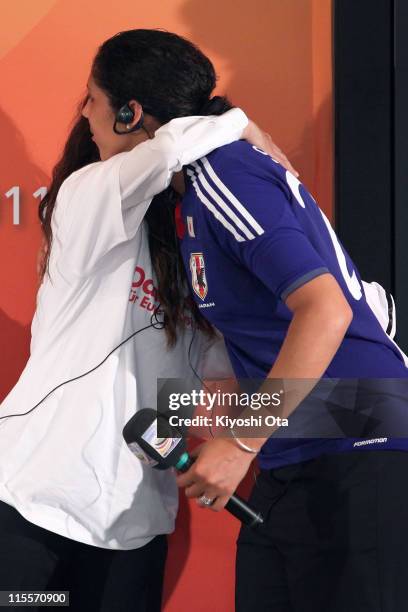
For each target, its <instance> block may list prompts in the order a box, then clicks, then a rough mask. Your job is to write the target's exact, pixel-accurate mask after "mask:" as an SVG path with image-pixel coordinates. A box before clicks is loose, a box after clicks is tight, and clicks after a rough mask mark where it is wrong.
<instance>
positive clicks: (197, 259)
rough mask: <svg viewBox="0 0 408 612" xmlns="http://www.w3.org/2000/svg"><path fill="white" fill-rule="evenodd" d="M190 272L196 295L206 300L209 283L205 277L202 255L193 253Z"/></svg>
mask: <svg viewBox="0 0 408 612" xmlns="http://www.w3.org/2000/svg"><path fill="white" fill-rule="evenodd" d="M190 270H191V281H192V285H193V289H194V293H196V294H197V295H198V297H199V298H200V299H201V300H204V299H205V296H206V295H207V292H208V283H207V277H206V275H205V262H204V255H203V254H202V253H191V255H190Z"/></svg>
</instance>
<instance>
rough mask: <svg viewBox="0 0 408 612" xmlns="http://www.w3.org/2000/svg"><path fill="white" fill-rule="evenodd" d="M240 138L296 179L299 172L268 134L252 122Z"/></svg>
mask: <svg viewBox="0 0 408 612" xmlns="http://www.w3.org/2000/svg"><path fill="white" fill-rule="evenodd" d="M242 138H243V139H244V140H247V141H248V142H249V143H250V144H252V145H254V146H255V147H257V148H258V149H262V151H265V153H268V155H270V156H271V157H273V159H274V160H276V161H277V162H279V163H280V164H281V165H282V166H283V167H284V168H286V170H289V172H291V173H292V174H294V175H295V176H296V177H297V176H299V172H297V171H296V170H295V169H294V167H293V166H292V164H291V163H290V161H289V160H288V158H287V157H286V155H285V154H284V153H283V152H282V151H281V149H280V148H279V147H278V146H277V145H276V144H275V143H274V142H273V140H272V138H271V136H270V134H267V133H266V132H264V131H263V130H261V128H259V127H258V126H257V125H256V123H254V122H253V121H251V120H249V122H248V125H247V126H246V128H245V129H244V131H243V133H242Z"/></svg>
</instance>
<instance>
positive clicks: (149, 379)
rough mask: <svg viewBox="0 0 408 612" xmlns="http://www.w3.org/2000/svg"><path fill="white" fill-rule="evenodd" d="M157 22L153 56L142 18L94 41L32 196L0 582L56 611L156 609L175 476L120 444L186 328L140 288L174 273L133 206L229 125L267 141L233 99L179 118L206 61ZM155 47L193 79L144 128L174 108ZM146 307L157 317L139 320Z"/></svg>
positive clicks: (205, 89) (181, 368)
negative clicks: (131, 32) (26, 333)
mask: <svg viewBox="0 0 408 612" xmlns="http://www.w3.org/2000/svg"><path fill="white" fill-rule="evenodd" d="M161 36H162V37H164V40H163V41H162V45H161V46H160V49H156V50H155V51H154V54H155V60H154V62H153V61H152V57H151V54H152V50H151V40H150V36H149V33H148V32H143V31H141V32H140V34H139V37H138V48H137V49H136V48H132V47H131V46H129V41H128V40H127V37H126V35H122V36H119V37H117V38H116V39H115V45H114V49H112V48H111V50H110V51H109V45H103V46H102V48H101V50H100V51H99V52H98V54H97V56H96V59H95V61H94V64H93V67H92V73H91V76H90V79H89V81H88V94H87V97H86V100H85V103H84V104H82V105H81V112H80V115H79V117H78V118H77V120H76V122H75V125H74V127H73V129H72V132H71V134H70V136H69V137H68V141H67V143H66V146H65V149H64V153H63V156H62V158H61V160H60V161H59V163H58V164H57V166H56V168H55V170H54V173H53V180H52V184H51V187H50V189H49V191H48V194H47V196H46V198H45V199H44V200H43V202H42V204H41V207H40V218H41V222H42V226H43V230H44V233H45V237H46V241H47V249H46V259H45V261H44V265H43V266H42V283H41V286H40V289H39V292H38V296H37V309H36V312H35V316H34V319H33V324H32V340H31V354H30V359H29V361H28V363H27V365H26V367H25V369H24V371H23V373H22V375H21V377H20V379H19V381H18V382H17V384H16V385H15V387H14V388H13V389H12V390H11V392H10V393H9V394H8V396H7V397H6V398H5V399H4V401H3V402H2V405H1V415H0V590H2V591H6V590H9V591H24V592H25V595H24V598H25V599H24V598H21V597H20V599H18V598H16V599H15V600H14V603H21V602H23V601H30V600H29V599H27V597H28V596H26V595H27V594H26V592H27V591H30V592H38V591H41V590H47V589H48V590H49V589H55V590H61V589H62V590H66V591H70V607H71V610H78V611H79V610H80V611H82V610H87V611H88V612H91V611H93V610H95V611H96V610H104V611H106V612H108V611H109V612H111V611H113V610H123V611H125V610H129V611H130V610H136V611H138V612H147V611H149V612H156V611H157V610H159V609H160V607H161V590H162V581H163V572H164V562H165V558H166V534H167V533H169V532H171V531H172V529H173V526H174V519H175V514H176V511H177V487H176V485H175V482H174V478H173V477H172V475H171V474H170V473H167V474H165V473H159V472H154V471H152V470H150V469H148V468H145V467H144V466H143V465H142V464H141V463H140V462H139V461H138V460H137V459H136V457H134V456H133V454H132V453H131V452H130V451H129V450H128V449H127V447H126V444H125V442H124V440H123V437H122V429H123V426H124V425H125V423H126V422H127V420H128V419H129V418H130V417H131V416H132V415H133V414H134V412H135V410H137V408H138V407H141V406H146V405H152V402H153V401H154V400H155V390H156V379H157V378H158V377H161V376H180V375H186V374H187V371H189V362H188V356H189V352H188V347H189V339H188V336H189V333H190V334H191V332H189V331H188V330H187V329H183V325H182V318H181V314H183V315H185V314H186V313H185V310H186V308H187V307H188V305H185V303H184V296H180V295H179V294H178V287H177V286H171V287H168V288H167V289H168V291H167V292H161V293H160V294H157V290H156V288H155V284H156V281H157V279H159V280H160V279H162V278H163V276H164V277H166V278H168V279H171V281H172V282H173V283H174V281H175V280H176V279H177V270H178V266H179V263H178V258H177V253H176V245H175V241H174V235H173V234H172V233H170V235H169V236H164V237H163V235H159V234H158V233H156V230H157V231H158V230H159V229H160V226H159V223H158V217H157V210H156V212H155V211H154V209H153V213H152V217H153V218H152V217H150V216H149V215H148V220H147V224H144V223H142V222H143V217H144V214H145V212H146V210H147V209H148V207H149V204H150V202H151V200H152V198H153V196H154V195H155V194H157V193H159V192H161V191H163V189H165V188H166V187H167V185H168V184H169V182H170V179H171V177H172V174H173V172H174V171H175V170H180V168H181V166H182V165H183V164H184V163H187V162H188V163H189V162H191V161H193V160H194V159H196V158H197V157H200V156H202V155H203V154H205V153H208V152H209V151H210V150H212V149H213V148H215V147H218V146H220V145H222V144H226V143H228V142H231V141H232V140H234V139H237V138H240V137H241V136H242V135H243V136H245V137H248V138H251V140H252V141H253V142H254V143H257V144H258V145H259V146H266V147H269V146H270V144H269V143H270V139H269V138H268V137H267V136H265V135H263V134H262V133H261V132H260V131H259V130H258V129H257V128H256V126H254V125H253V124H250V125H249V126H247V123H248V122H247V118H246V117H245V115H244V114H243V113H242V111H240V110H239V109H234V110H232V111H231V112H230V113H227V114H225V115H223V116H222V117H218V118H215V117H197V116H195V117H189V116H188V115H197V114H198V115H199V114H200V113H201V112H203V114H209V113H208V110H211V109H208V108H206V101H207V99H208V96H209V94H210V92H211V89H212V87H213V74H211V75H210V77H209V78H208V79H202V77H201V76H200V68H199V67H200V65H201V64H202V63H204V65H206V62H207V60H206V58H205V57H204V56H202V54H201V53H200V52H199V51H198V50H197V49H196V48H195V47H194V46H193V45H191V44H190V43H187V42H186V41H183V40H182V39H179V38H178V37H173V36H172V35H170V34H168V35H166V34H164V33H161ZM166 41H167V42H166ZM175 46H176V47H177V51H174V48H175ZM167 47H171V48H172V49H173V59H174V62H175V65H177V66H178V67H184V70H187V69H188V73H189V77H191V75H193V76H194V74H195V73H196V72H197V74H196V87H195V93H194V99H190V98H189V97H188V96H187V97H186V100H185V104H184V106H183V108H182V109H181V108H180V106H179V105H178V106H177V115H179V116H181V115H182V116H183V118H179V119H176V120H175V121H173V122H171V123H169V124H168V125H164V126H163V127H161V128H160V124H162V123H165V124H167V123H168V122H169V120H170V119H171V118H172V117H174V116H175V114H176V113H175V112H174V109H173V108H172V106H171V90H172V88H174V87H175V88H176V89H177V95H178V96H182V93H183V88H184V89H186V87H187V83H186V82H185V80H184V73H183V71H182V73H181V77H180V78H178V76H177V75H175V78H174V79H172V81H171V83H170V81H169V79H170V73H168V72H167V73H166V71H167V70H168V69H169V68H170V69H171V67H170V66H169V65H168V64H167V65H166V66H165V67H164V68H163V67H162V65H161V60H160V57H161V55H162V56H166V55H167V54H168V51H167ZM180 51H181V53H180ZM175 60H176V61H175ZM157 64H158V65H157ZM155 66H156V68H157V70H156V71H155V70H154V68H155ZM196 68H197V70H196ZM163 70H164V72H163ZM206 70H207V68H206ZM164 76H166V78H167V85H168V93H169V95H167V93H166V88H165V87H164V83H165V78H164ZM161 82H162V86H161V89H160V92H158V94H157V97H156V98H155V100H154V101H153V102H152V105H151V106H149V103H148V102H147V98H148V95H150V93H151V91H152V90H153V89H154V85H155V84H156V83H161ZM192 85H193V83H192V81H191V80H190V82H189V83H188V89H189V91H190V90H191V87H192ZM142 105H143V114H142ZM153 109H154V114H152V112H153ZM246 126H247V127H246ZM155 132H156V133H155ZM270 150H271V151H273V150H274V147H271V148H270ZM166 197H167V195H166V194H165V195H164V196H162V198H161V199H162V202H161V203H162V204H163V208H162V209H161V211H160V212H161V215H162V219H163V220H165V219H166V214H167V215H168V214H169V211H170V210H171V208H170V206H171V202H170V201H167V202H164V200H165V198H166ZM157 205H158V203H157V202H156V203H155V204H153V207H155V206H157ZM166 205H167V207H166ZM166 211H167V213H166ZM154 215H156V217H154ZM149 242H150V250H151V252H152V257H150V253H149ZM163 249H164V250H163ZM170 304H171V305H172V307H174V308H178V309H179V310H177V313H176V315H175V316H173V312H172V311H171V310H170V309H169V305H170ZM159 305H160V306H161V309H162V310H164V323H165V331H163V330H162V327H161V326H160V325H159V326H158V327H159V328H158V329H157V325H156V323H155V319H154V317H153V318H152V314H153V313H154V312H155V311H157V309H158V306H159ZM181 309H182V311H183V312H182V313H181ZM190 311H192V312H190V314H191V316H192V318H195V320H196V324H197V325H198V326H199V327H200V328H201V330H202V331H206V330H207V329H208V327H209V326H208V325H206V324H205V321H203V320H201V321H200V319H199V317H198V316H196V317H195V311H194V307H190ZM176 332H177V335H178V337H177V338H176ZM166 334H167V335H166ZM176 340H177V341H176ZM198 357H199V356H198V355H197V354H196V353H194V355H193V360H194V362H197V359H198ZM9 601H10V602H11V603H13V602H12V601H11V600H9ZM31 601H33V598H32V597H31ZM34 601H35V600H34Z"/></svg>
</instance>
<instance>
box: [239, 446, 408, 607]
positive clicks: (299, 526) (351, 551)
mask: <svg viewBox="0 0 408 612" xmlns="http://www.w3.org/2000/svg"><path fill="white" fill-rule="evenodd" d="M251 503H252V504H253V506H254V507H255V508H257V509H258V510H260V511H261V512H262V513H263V514H264V517H266V521H265V525H264V526H263V527H262V528H261V530H258V531H253V530H251V529H249V528H246V527H243V528H242V529H241V532H240V535H239V538H238V550H237V568H236V569H237V575H236V612H253V611H256V612H405V611H406V610H408V453H404V452H400V451H365V452H353V453H344V454H342V453H339V454H335V455H326V456H322V457H319V458H318V459H313V460H311V461H307V462H303V463H301V464H298V465H294V466H287V467H285V468H281V469H276V470H271V471H262V472H261V474H260V475H259V476H258V479H257V483H256V485H255V486H254V489H253V491H252V494H251Z"/></svg>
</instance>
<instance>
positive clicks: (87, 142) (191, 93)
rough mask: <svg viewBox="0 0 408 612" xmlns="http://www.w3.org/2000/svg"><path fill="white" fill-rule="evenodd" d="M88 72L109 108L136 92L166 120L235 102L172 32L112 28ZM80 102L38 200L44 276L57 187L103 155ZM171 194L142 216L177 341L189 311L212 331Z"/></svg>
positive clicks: (217, 110) (170, 335) (169, 330)
mask: <svg viewBox="0 0 408 612" xmlns="http://www.w3.org/2000/svg"><path fill="white" fill-rule="evenodd" d="M91 72H92V76H93V79H94V81H95V82H96V84H97V85H98V86H99V87H100V88H101V89H102V90H104V92H105V93H106V95H107V96H108V98H109V101H110V104H111V107H112V109H113V111H114V112H117V111H118V110H119V109H120V108H121V106H123V105H124V104H126V103H127V102H128V101H129V100H132V99H135V100H137V101H138V102H139V103H140V104H141V106H142V108H143V112H144V114H145V115H150V116H152V117H153V118H155V119H156V120H157V121H159V122H160V123H166V122H167V121H170V119H174V118H175V117H185V116H189V115H212V114H214V115H220V114H222V113H224V112H225V111H227V110H228V109H230V108H231V107H232V106H231V104H230V102H229V101H228V100H227V99H226V98H222V97H220V96H216V97H214V98H211V92H212V91H213V89H214V87H215V84H216V74H215V71H214V67H213V65H212V63H211V62H210V60H209V59H208V58H207V57H206V56H205V55H204V54H203V53H202V52H201V51H200V50H199V49H198V48H197V47H196V46H195V45H193V44H192V43H191V42H189V41H188V40H186V39H184V38H182V37H181V36H178V35H177V34H173V33H170V32H164V31H161V30H129V31H126V32H120V33H119V34H116V35H115V36H113V37H112V38H110V39H108V40H107V41H105V42H104V43H103V44H102V45H101V46H100V48H99V49H98V52H97V54H96V56H95V59H94V61H93V65H92V71H91ZM84 103H85V101H83V102H82V103H81V104H80V105H79V107H78V116H77V117H76V119H75V122H74V125H73V127H72V129H71V132H70V134H69V137H68V140H67V142H66V144H65V147H64V150H63V153H62V156H61V159H60V160H59V161H58V163H57V164H56V166H55V168H54V170H53V174H52V181H51V186H50V189H49V191H48V193H47V195H46V196H45V198H44V199H43V200H42V202H41V204H40V207H39V216H40V220H41V224H42V229H43V232H44V236H45V240H46V245H47V247H48V249H47V252H46V256H45V257H44V261H43V265H42V270H41V277H43V275H44V274H45V273H46V272H47V273H49V255H50V250H51V245H52V228H51V219H52V213H53V209H54V206H55V202H56V198H57V193H58V190H59V188H60V186H61V185H62V183H63V181H64V180H65V179H66V178H67V177H68V176H69V175H70V174H71V173H72V172H74V171H75V170H78V169H79V168H82V167H83V166H85V165H87V164H89V163H92V162H94V161H97V160H99V159H100V157H99V151H98V149H97V147H96V145H95V143H94V142H93V141H92V139H91V133H90V130H89V124H88V120H87V119H85V118H84V117H82V116H81V115H80V113H81V110H82V108H83V104H84ZM176 200H177V195H176V193H175V192H174V190H173V189H172V188H171V187H169V188H168V189H166V191H164V192H163V193H161V194H159V195H158V196H156V197H155V198H154V199H153V201H152V203H151V205H150V207H149V209H148V212H147V214H146V216H145V220H146V221H147V224H148V228H149V248H150V255H151V259H152V264H153V269H154V271H155V275H156V278H157V283H158V293H159V299H160V304H161V308H162V310H163V311H164V318H165V323H166V326H165V329H166V334H167V339H168V343H169V345H173V344H174V343H175V341H176V339H177V329H178V328H182V327H183V326H184V325H185V321H186V317H185V314H186V310H187V311H188V310H189V311H190V312H191V314H192V316H193V319H194V320H195V323H196V325H197V326H198V327H199V328H200V329H201V330H203V331H205V332H206V333H208V334H211V333H212V328H211V326H210V325H209V323H208V322H207V321H206V320H205V319H204V318H203V317H202V316H201V314H200V312H199V310H198V308H197V307H196V305H195V303H194V301H193V300H191V299H189V298H186V295H187V293H188V292H187V278H186V274H185V270H184V266H183V262H182V260H181V256H180V254H179V250H178V247H177V240H176V237H175V220H174V205H175V202H176Z"/></svg>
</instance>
